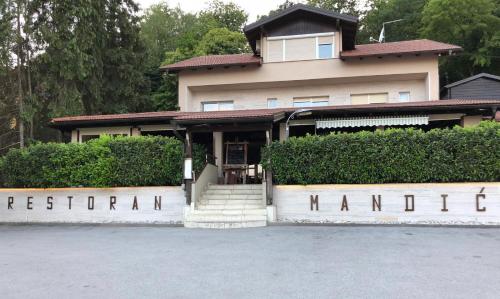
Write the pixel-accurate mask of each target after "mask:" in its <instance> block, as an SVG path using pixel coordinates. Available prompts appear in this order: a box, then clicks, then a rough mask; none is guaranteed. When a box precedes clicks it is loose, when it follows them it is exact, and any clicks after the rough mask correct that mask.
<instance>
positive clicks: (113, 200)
mask: <svg viewBox="0 0 500 299" xmlns="http://www.w3.org/2000/svg"><path fill="white" fill-rule="evenodd" d="M115 204H116V196H110V197H109V209H110V210H115Z"/></svg>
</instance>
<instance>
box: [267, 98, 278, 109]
mask: <svg viewBox="0 0 500 299" xmlns="http://www.w3.org/2000/svg"><path fill="white" fill-rule="evenodd" d="M270 102H274V103H275V106H274V107H270V105H269V103H270ZM278 107H279V104H278V98H267V108H268V109H273V108H278Z"/></svg>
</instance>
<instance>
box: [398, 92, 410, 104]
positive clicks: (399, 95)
mask: <svg viewBox="0 0 500 299" xmlns="http://www.w3.org/2000/svg"><path fill="white" fill-rule="evenodd" d="M401 94H408V99H406V100H402V99H401ZM398 100H399V101H400V102H404V103H406V102H410V101H411V92H409V91H400V92H399V93H398Z"/></svg>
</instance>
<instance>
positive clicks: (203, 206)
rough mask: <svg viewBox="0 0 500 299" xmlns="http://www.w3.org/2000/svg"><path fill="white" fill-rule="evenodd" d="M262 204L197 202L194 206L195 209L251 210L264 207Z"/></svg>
mask: <svg viewBox="0 0 500 299" xmlns="http://www.w3.org/2000/svg"><path fill="white" fill-rule="evenodd" d="M264 208H265V205H263V204H258V205H257V204H248V205H235V204H232V205H220V204H219V205H208V204H198V205H197V206H196V209H197V210H222V209H223V210H244V209H248V210H253V209H264Z"/></svg>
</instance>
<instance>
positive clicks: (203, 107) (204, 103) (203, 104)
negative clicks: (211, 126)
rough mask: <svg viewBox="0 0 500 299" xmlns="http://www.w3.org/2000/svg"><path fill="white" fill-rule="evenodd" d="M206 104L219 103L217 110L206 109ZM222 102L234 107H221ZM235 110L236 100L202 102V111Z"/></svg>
mask: <svg viewBox="0 0 500 299" xmlns="http://www.w3.org/2000/svg"><path fill="white" fill-rule="evenodd" d="M206 104H211V105H217V110H205V105H206ZM221 104H232V105H233V107H232V108H231V109H223V110H221V109H220V106H221ZM231 110H234V101H203V102H201V111H202V112H211V111H231Z"/></svg>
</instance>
